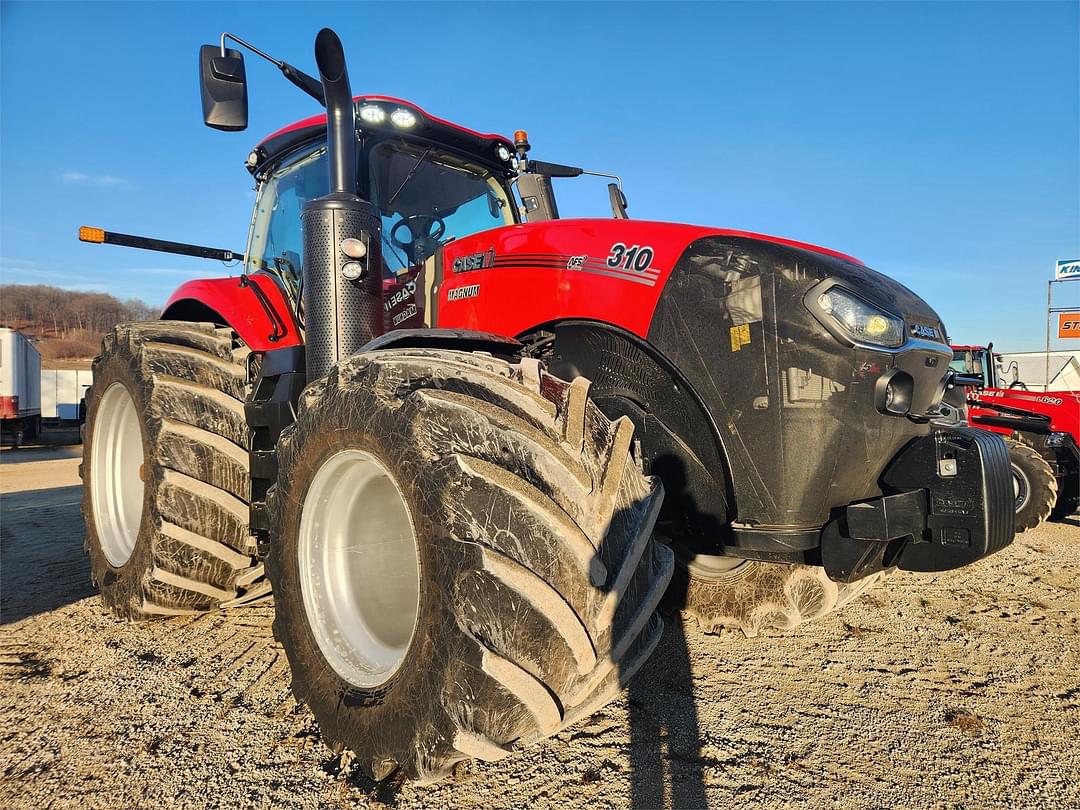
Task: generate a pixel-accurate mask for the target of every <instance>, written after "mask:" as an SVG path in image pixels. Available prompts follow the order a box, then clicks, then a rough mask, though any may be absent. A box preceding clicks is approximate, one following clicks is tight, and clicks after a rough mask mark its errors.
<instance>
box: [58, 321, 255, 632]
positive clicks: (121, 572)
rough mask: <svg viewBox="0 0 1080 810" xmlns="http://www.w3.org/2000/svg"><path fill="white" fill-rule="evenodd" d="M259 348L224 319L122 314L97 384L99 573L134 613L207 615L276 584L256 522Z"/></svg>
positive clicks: (92, 536) (88, 437) (92, 426)
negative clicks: (249, 418) (253, 368)
mask: <svg viewBox="0 0 1080 810" xmlns="http://www.w3.org/2000/svg"><path fill="white" fill-rule="evenodd" d="M248 354H249V351H248V349H247V348H246V347H245V346H244V345H243V344H242V343H241V342H240V340H239V338H238V337H237V336H236V334H235V333H234V332H233V331H232V330H231V329H227V328H220V327H216V326H214V325H213V324H205V323H201V324H200V323H187V322H182V321H148V322H143V323H130V324H121V325H120V326H117V327H116V328H115V329H114V330H113V331H112V332H111V333H110V334H108V335H106V336H105V339H104V341H103V342H102V350H101V354H100V355H99V356H98V358H97V359H96V360H95V361H94V385H93V387H92V388H91V389H90V391H89V392H88V394H87V420H86V425H85V430H84V437H85V443H84V445H83V463H82V465H81V466H80V468H79V472H80V475H81V476H82V479H83V501H82V512H83V519H84V520H85V522H86V550H87V553H88V554H89V555H90V569H91V576H92V578H93V581H94V583H95V584H96V585H97V586H98V588H99V589H100V590H101V597H102V600H103V601H104V602H105V604H106V605H107V606H108V607H109V608H110V609H111V610H112V611H113V612H114V613H116V614H117V615H118V616H121V617H123V618H126V619H146V618H153V617H159V616H172V615H177V614H187V613H200V612H203V611H207V610H212V609H214V608H217V607H222V606H225V605H228V604H231V603H234V602H242V601H245V600H246V599H248V598H254V597H256V596H258V595H259V594H260V593H261V592H262V591H263V590H265V589H266V585H265V579H264V578H263V577H262V566H261V564H258V563H257V562H256V560H255V541H254V539H253V538H252V536H251V534H250V532H249V531H248V499H249V498H250V480H249V474H248V451H247V447H248V441H249V439H248V427H247V422H246V420H245V418H244V397H245V395H246V393H247V357H248Z"/></svg>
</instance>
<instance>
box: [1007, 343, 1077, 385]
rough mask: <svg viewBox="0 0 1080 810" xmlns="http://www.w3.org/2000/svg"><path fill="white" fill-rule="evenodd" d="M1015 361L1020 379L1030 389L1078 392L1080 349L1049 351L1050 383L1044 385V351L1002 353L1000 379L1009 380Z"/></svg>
mask: <svg viewBox="0 0 1080 810" xmlns="http://www.w3.org/2000/svg"><path fill="white" fill-rule="evenodd" d="M1013 363H1016V369H1017V373H1018V378H1019V380H1020V382H1022V383H1024V385H1026V386H1027V387H1028V390H1029V391H1080V351H1057V352H1050V384H1049V385H1047V384H1046V352H1009V353H1005V352H1002V354H1001V366H1000V368H1001V370H1002V372H1003V373H1002V374H1001V379H1002V380H1003V381H1005V382H1006V383H1007V381H1008V380H1009V379H1010V375H1009V367H1010V366H1011V365H1012V364H1013Z"/></svg>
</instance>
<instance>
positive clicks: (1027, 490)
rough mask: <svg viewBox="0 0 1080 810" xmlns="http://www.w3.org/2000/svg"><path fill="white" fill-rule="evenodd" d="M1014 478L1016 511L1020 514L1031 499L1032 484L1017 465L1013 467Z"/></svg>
mask: <svg viewBox="0 0 1080 810" xmlns="http://www.w3.org/2000/svg"><path fill="white" fill-rule="evenodd" d="M1012 476H1013V497H1015V498H1016V506H1015V509H1016V511H1017V512H1019V511H1020V510H1021V509H1023V508H1024V507H1025V506H1027V502H1028V498H1030V497H1031V483H1030V482H1029V481H1028V477H1027V476H1026V475H1024V471H1023V470H1021V469H1020V468H1019V467H1017V466H1016V465H1015V464H1014V465H1013V467H1012Z"/></svg>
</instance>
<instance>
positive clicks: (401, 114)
mask: <svg viewBox="0 0 1080 810" xmlns="http://www.w3.org/2000/svg"><path fill="white" fill-rule="evenodd" d="M390 123H391V124H393V125H394V126H395V127H401V128H402V129H412V128H413V127H415V126H416V113H414V112H413V111H412V110H406V109H405V108H404V107H398V108H397V109H396V110H394V111H393V112H392V113H390Z"/></svg>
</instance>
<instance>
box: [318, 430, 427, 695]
mask: <svg viewBox="0 0 1080 810" xmlns="http://www.w3.org/2000/svg"><path fill="white" fill-rule="evenodd" d="M298 546H299V547H298V552H299V562H300V591H301V594H302V596H303V601H304V611H305V614H306V616H307V621H308V626H309V627H310V628H311V631H312V634H313V635H314V637H315V641H316V643H317V644H318V646H319V650H320V651H321V652H322V654H323V657H324V658H325V659H326V662H327V663H328V664H329V665H330V666H331V667H332V668H333V670H334V671H335V672H336V673H337V674H338V675H339V676H341V678H342V679H344V680H345V681H346V682H348V683H349V684H351V685H353V686H356V687H360V688H368V689H370V688H372V687H376V686H380V685H381V684H383V683H386V681H387V680H389V679H390V677H391V676H392V675H393V674H394V673H395V672H396V671H397V669H398V667H400V666H401V662H402V661H403V660H404V659H405V654H406V652H407V651H408V649H409V645H410V644H411V643H412V639H413V635H414V634H415V631H416V619H417V615H418V613H419V610H420V564H419V562H418V550H417V542H416V532H415V530H414V529H413V523H412V516H411V515H410V513H409V508H408V506H407V505H406V503H405V499H404V497H403V496H402V493H401V489H400V487H398V485H397V482H396V481H395V480H394V478H393V476H392V475H391V474H390V472H389V471H388V470H387V469H386V467H384V466H383V465H382V463H381V462H380V461H379V460H378V459H376V458H375V457H374V456H373V455H371V454H370V453H366V452H364V451H363V450H342V451H341V452H339V453H335V454H334V455H333V456H331V457H330V458H329V459H327V460H326V461H325V462H323V464H322V466H321V467H320V468H319V470H318V472H317V473H316V474H315V477H314V479H313V480H312V482H311V485H310V486H309V487H308V491H307V494H306V495H305V496H304V503H303V507H302V511H301V516H300V533H299V544H298Z"/></svg>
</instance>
